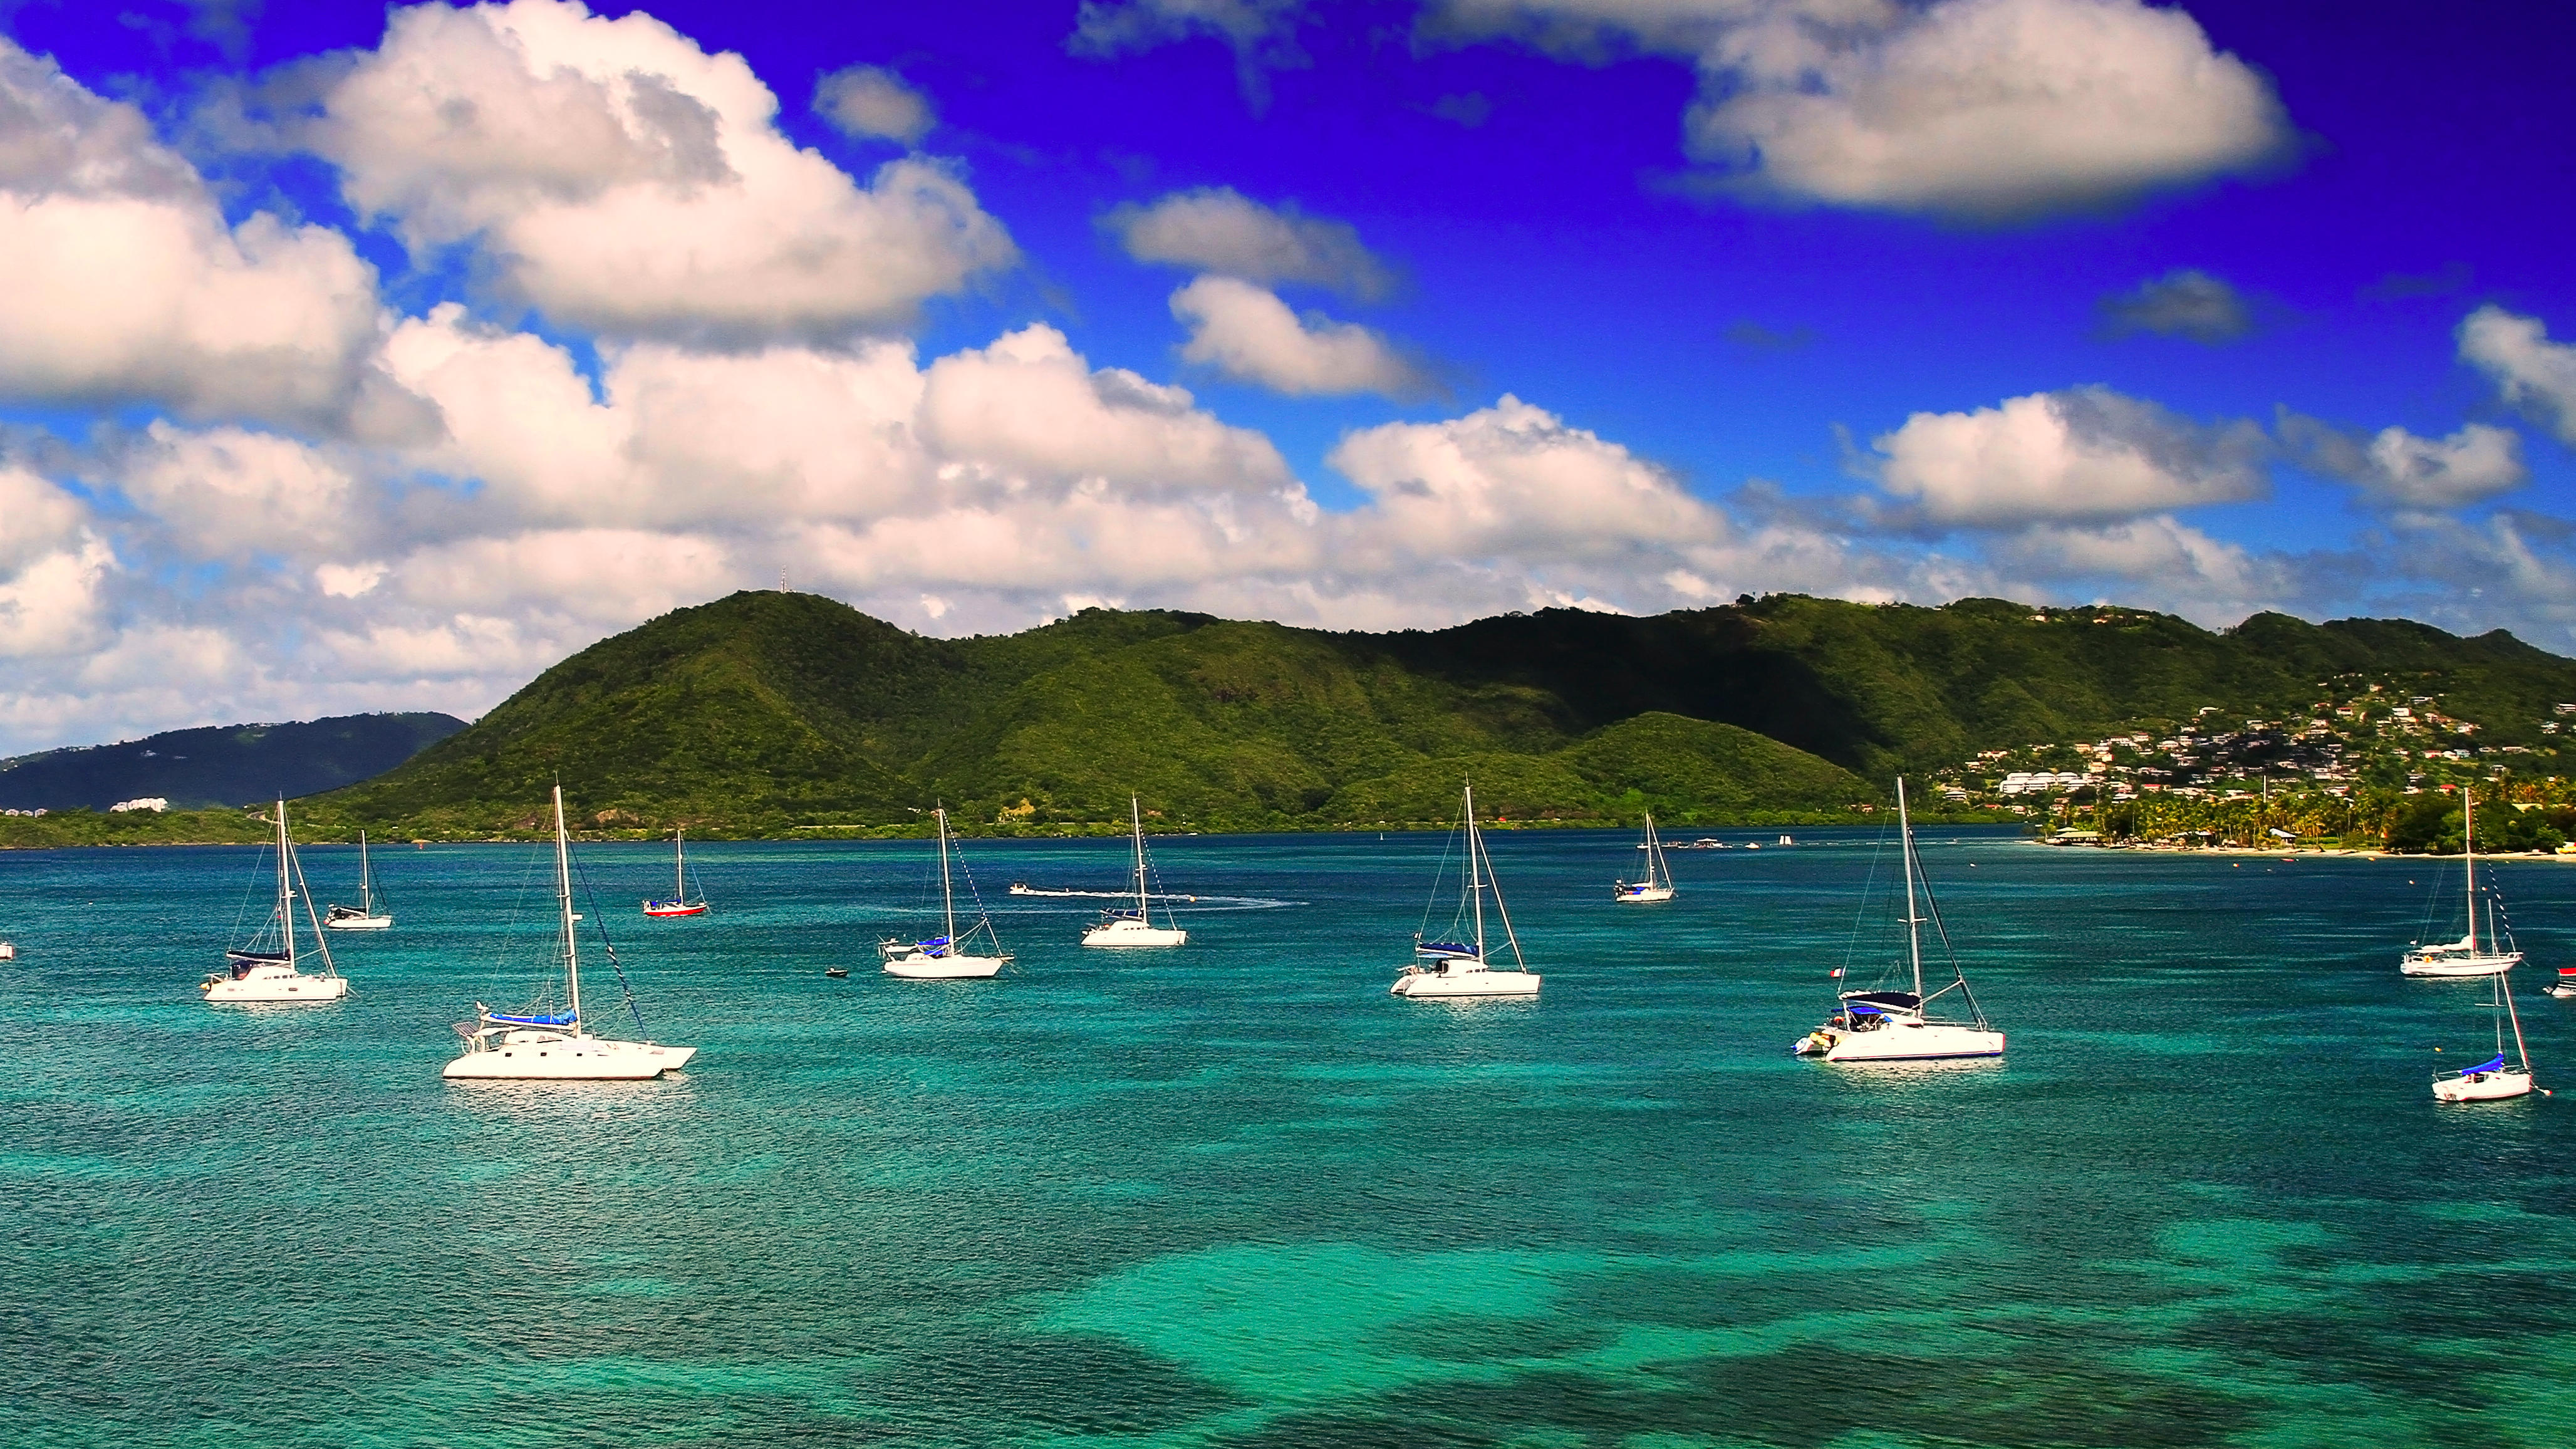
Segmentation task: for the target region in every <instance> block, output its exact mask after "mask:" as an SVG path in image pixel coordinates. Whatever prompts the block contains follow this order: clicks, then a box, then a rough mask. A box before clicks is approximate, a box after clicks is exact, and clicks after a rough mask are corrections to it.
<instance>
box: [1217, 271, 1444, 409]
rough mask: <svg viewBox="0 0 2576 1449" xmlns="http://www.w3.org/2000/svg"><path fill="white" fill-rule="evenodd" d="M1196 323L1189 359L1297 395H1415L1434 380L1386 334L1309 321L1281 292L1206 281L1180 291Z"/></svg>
mask: <svg viewBox="0 0 2576 1449" xmlns="http://www.w3.org/2000/svg"><path fill="white" fill-rule="evenodd" d="M1172 315H1173V316H1175V317H1177V318H1179V319H1180V320H1181V321H1182V322H1184V323H1186V324H1188V326H1189V329H1190V340H1189V341H1188V342H1187V343H1186V344H1184V345H1183V346H1182V348H1181V356H1182V357H1183V358H1184V359H1186V360H1188V361H1191V362H1196V363H1203V364H1205V365H1207V366H1210V367H1213V368H1215V369H1217V370H1218V371H1220V372H1222V373H1224V374H1225V375H1227V376H1228V377H1234V378H1240V379H1242V380H1243V381H1245V382H1255V383H1259V384H1261V385H1262V386H1263V387H1267V388H1271V389H1274V390H1276V391H1279V392H1284V393H1287V394H1290V395H1291V396H1298V397H1304V396H1313V395H1316V394H1339V393H1355V392H1373V393H1380V394H1383V395H1385V396H1387V397H1394V398H1404V397H1415V396H1420V395H1421V394H1423V393H1425V392H1428V391H1429V390H1430V388H1431V380H1430V377H1429V376H1428V375H1427V374H1426V373H1425V372H1424V370H1423V369H1422V368H1421V367H1420V366H1419V365H1418V364H1416V363H1415V362H1413V361H1412V360H1411V359H1410V358H1407V357H1406V356H1404V354H1402V353H1401V352H1399V351H1397V350H1396V348H1395V346H1394V345H1393V344H1392V343H1389V342H1388V341H1387V340H1386V338H1385V337H1383V336H1381V335H1379V334H1378V333H1376V332H1373V331H1371V330H1370V329H1368V328H1366V327H1362V326H1360V325H1359V324H1357V323H1355V322H1335V321H1333V320H1332V319H1331V318H1329V317H1325V316H1323V315H1321V314H1320V313H1309V314H1308V315H1307V316H1305V317H1303V318H1301V317H1299V316H1298V315H1297V314H1296V313H1295V312H1292V311H1290V310H1289V308H1288V304H1287V303H1285V302H1282V301H1280V300H1279V298H1278V297H1277V295H1275V294H1274V293H1272V292H1270V291H1268V290H1266V289H1264V288H1261V287H1256V286H1254V285H1252V284H1251V283H1249V282H1239V281H1236V280H1235V279H1234V278H1232V277H1201V278H1199V279H1198V280H1196V281H1194V282H1192V283H1190V284H1189V285H1188V286H1186V287H1183V288H1181V289H1180V290H1179V291H1177V292H1174V293H1173V294H1172Z"/></svg>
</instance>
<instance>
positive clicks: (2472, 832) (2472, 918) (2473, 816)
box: [2460, 785, 2478, 956]
mask: <svg viewBox="0 0 2576 1449" xmlns="http://www.w3.org/2000/svg"><path fill="white" fill-rule="evenodd" d="M2460 858H2461V859H2463V860H2465V861H2467V862H2468V865H2469V954H2470V955H2472V956H2474V955H2476V954H2478V797H2477V790H2476V788H2475V787H2473V786H2469V785H2462V786H2461V787H2460Z"/></svg>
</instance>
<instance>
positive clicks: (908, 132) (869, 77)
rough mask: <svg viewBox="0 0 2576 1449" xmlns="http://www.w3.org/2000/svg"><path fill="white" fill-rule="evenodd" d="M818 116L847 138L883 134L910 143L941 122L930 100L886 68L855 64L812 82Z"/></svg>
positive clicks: (890, 138) (891, 139)
mask: <svg viewBox="0 0 2576 1449" xmlns="http://www.w3.org/2000/svg"><path fill="white" fill-rule="evenodd" d="M814 114H816V115H818V116H821V117H822V118H823V119H825V120H827V121H830V122H831V123H832V124H833V125H834V126H837V127H839V128H840V130H841V132H842V134H844V135H848V136H865V137H879V138H882V139H885V140H888V141H901V142H903V143H904V144H905V145H907V146H909V145H911V144H912V143H913V142H915V141H918V140H920V139H921V138H922V137H923V136H924V135H925V134H927V133H928V132H929V130H930V128H931V127H932V126H933V125H936V124H937V123H938V120H939V115H938V113H937V112H936V111H935V110H933V109H932V108H931V104H930V98H929V97H928V96H925V95H923V94H922V93H921V92H920V91H918V90H915V89H914V88H913V86H912V83H911V82H909V81H907V80H905V79H904V78H903V77H902V76H900V75H897V74H896V73H894V72H893V71H890V70H887V69H886V68H885V67H883V66H875V65H852V66H844V67H842V68H841V69H839V70H836V71H833V72H831V73H830V74H828V75H825V76H824V77H823V78H822V79H821V80H819V81H816V82H815V83H814Z"/></svg>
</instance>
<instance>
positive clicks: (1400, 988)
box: [1387, 970, 1539, 1001]
mask: <svg viewBox="0 0 2576 1449" xmlns="http://www.w3.org/2000/svg"><path fill="white" fill-rule="evenodd" d="M1538 986H1539V975H1538V973H1537V972H1535V971H1492V970H1486V971H1408V972H1406V973H1405V974H1404V975H1402V976H1399V977H1397V978H1395V984H1394V985H1393V986H1390V987H1388V988H1387V994H1388V995H1390V996H1402V997H1406V998H1409V999H1411V1000H1414V1001H1456V1000H1463V999H1467V998H1471V997H1478V996H1536V995H1538Z"/></svg>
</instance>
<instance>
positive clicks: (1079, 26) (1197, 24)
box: [1065, 0, 1306, 114]
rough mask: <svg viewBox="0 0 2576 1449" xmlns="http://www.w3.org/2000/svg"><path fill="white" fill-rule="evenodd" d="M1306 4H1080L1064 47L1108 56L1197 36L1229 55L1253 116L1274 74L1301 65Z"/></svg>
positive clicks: (1112, 0)
mask: <svg viewBox="0 0 2576 1449" xmlns="http://www.w3.org/2000/svg"><path fill="white" fill-rule="evenodd" d="M1305 15H1306V0H1082V8H1081V9H1080V10H1079V11H1077V12H1076V15H1075V20H1074V28H1073V34H1072V35H1071V36H1069V37H1067V38H1066V40H1065V49H1067V50H1069V51H1071V52H1073V53H1074V54H1075V55H1087V56H1095V57H1103V58H1105V57H1109V56H1115V55H1119V54H1122V53H1125V52H1129V51H1138V50H1151V49H1153V48H1154V47H1155V46H1158V45H1166V44H1169V43H1171V42H1173V41H1176V40H1191V39H1195V38H1198V37H1201V36H1206V37H1209V38H1211V39H1215V40H1219V41H1222V42H1224V44H1225V46H1226V48H1228V49H1229V50H1232V51H1233V52H1234V71H1235V81H1236V84H1238V85H1239V86H1241V87H1242V90H1243V101H1244V104H1245V105H1247V106H1249V107H1251V108H1252V110H1253V112H1254V113H1255V114H1259V113H1260V112H1261V111H1263V110H1265V109H1267V108H1268V107H1269V105H1270V77H1269V74H1268V73H1269V72H1270V71H1273V70H1285V69H1290V68H1293V67H1296V66H1302V65H1304V64H1306V53H1305V52H1304V51H1303V50H1301V49H1299V48H1298V46H1297V26H1298V25H1299V23H1300V22H1302V21H1303V20H1304V19H1305Z"/></svg>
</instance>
